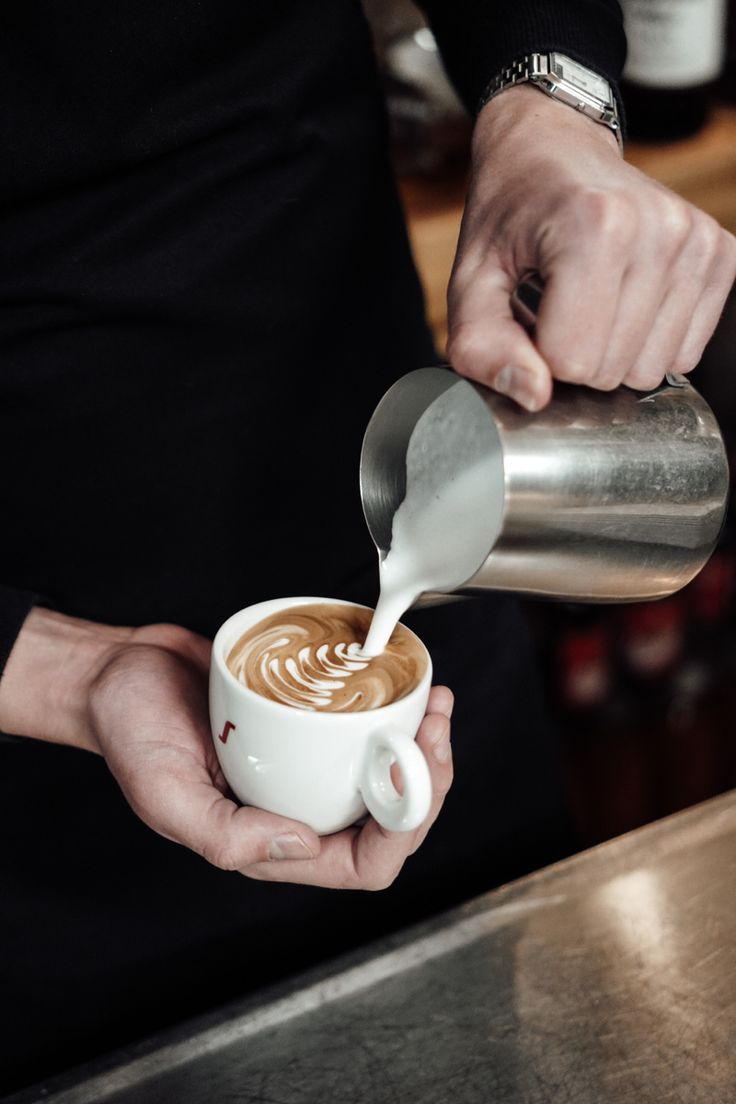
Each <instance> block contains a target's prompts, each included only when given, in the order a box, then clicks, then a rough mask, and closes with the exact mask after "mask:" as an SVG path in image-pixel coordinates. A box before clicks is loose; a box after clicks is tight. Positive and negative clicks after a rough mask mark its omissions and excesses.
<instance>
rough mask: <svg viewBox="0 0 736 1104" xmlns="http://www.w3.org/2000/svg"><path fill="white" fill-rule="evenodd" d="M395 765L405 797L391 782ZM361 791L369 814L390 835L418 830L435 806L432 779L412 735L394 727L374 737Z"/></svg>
mask: <svg viewBox="0 0 736 1104" xmlns="http://www.w3.org/2000/svg"><path fill="white" fill-rule="evenodd" d="M394 762H396V763H398V765H399V770H400V771H401V775H402V778H403V781H404V792H403V794H400V793H399V792H398V791H397V789H396V787H395V786H394V784H393V782H392V781H391V764H392V763H394ZM360 792H361V794H362V795H363V801H364V802H365V804H366V807H367V809H368V812H369V813H370V814H371V816H373V817H375V819H376V820H377V821H378V823H379V824H380V825H382V827H384V828H386V829H388V831H389V832H411V831H413V830H414V829H415V828H418V827H419V825H420V824H421V823H422V821H423V820H425V819H426V817H427V814H428V813H429V810H430V806H431V804H432V779H431V777H430V774H429V767H428V766H427V760H426V759H425V758H424V756H423V754H422V752H421V751H420V749H419V748H418V747H417V745H416V744H415V742H414V740H413V738H412V737H411V736H408V735H407V734H406V732H402V730H401V729H400V728H397V727H396V726H395V725H387V726H385V727H384V728H380V729H378V731H377V732H373V733H372V734H371V736H370V738H369V740H368V746H367V748H366V754H365V761H364V763H363V772H362V776H361V780H360Z"/></svg>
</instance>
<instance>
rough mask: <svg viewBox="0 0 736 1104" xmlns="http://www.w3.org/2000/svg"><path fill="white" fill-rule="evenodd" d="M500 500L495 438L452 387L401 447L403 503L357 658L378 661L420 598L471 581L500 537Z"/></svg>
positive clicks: (484, 417)
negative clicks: (403, 450) (403, 456)
mask: <svg viewBox="0 0 736 1104" xmlns="http://www.w3.org/2000/svg"><path fill="white" fill-rule="evenodd" d="M503 501H504V483H503V464H502V460H501V453H500V445H499V442H498V438H497V435H496V433H495V431H494V430H492V427H491V425H490V422H489V416H488V414H487V412H486V410H485V408H484V407H483V404H482V402H481V401H480V400H479V399H478V396H477V394H476V393H475V391H474V390H473V389H472V387H471V386H470V385H469V384H467V383H465V382H464V381H460V382H459V383H458V384H456V385H455V386H453V387H451V388H449V389H448V390H447V391H445V392H444V393H443V394H442V395H440V396H439V398H437V399H435V401H434V402H433V403H432V404H431V405H430V406H429V407H428V408H427V410H425V412H424V413H423V414H422V416H421V417H420V418H419V419H418V421H417V424H416V426H415V428H414V431H413V433H412V436H411V439H410V441H409V446H408V449H407V453H406V496H405V498H404V500H403V502H402V503H401V505H400V506H399V508H398V510H397V511H396V513H395V514H394V519H393V528H392V533H391V547H390V549H389V550H388V553H386V554H385V555H382V556H381V558H380V562H379V578H380V587H381V591H380V597H379V600H378V604H377V606H376V610H375V613H374V615H373V620H372V622H371V626H370V629H369V632H368V636H367V637H366V640H365V643H364V644H363V648H362V652H363V654H364V655H366V656H375V655H380V653H381V652H382V651H383V650H384V648H385V647H386V645H387V643H388V641H389V639H390V637H391V634H392V632H393V631H394V629H395V627H396V624H397V622H398V621H399V620H400V618H401V617H402V615H403V614H404V613H405V612H406V610H407V609H409V607H410V606H411V605H413V603H414V602H415V601H416V600H417V598H418V597H419V595H420V594H422V593H423V592H425V591H452V590H455V589H456V588H457V587H458V586H461V585H462V584H463V583H464V582H466V581H467V580H468V579H469V578H471V577H472V576H473V575H474V574H475V572H476V571H477V570H478V568H479V567H480V565H481V564H482V563H483V561H484V560H485V559H486V557H487V555H488V553H489V552H490V550H491V548H492V547H493V545H494V543H495V541H496V539H497V537H498V534H499V532H500V529H501V519H502V515H503Z"/></svg>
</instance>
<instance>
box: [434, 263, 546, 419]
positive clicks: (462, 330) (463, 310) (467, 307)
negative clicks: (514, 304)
mask: <svg viewBox="0 0 736 1104" xmlns="http://www.w3.org/2000/svg"><path fill="white" fill-rule="evenodd" d="M515 286H516V283H515V281H514V280H513V279H511V278H510V277H509V275H508V274H507V273H506V272H505V271H504V270H503V269H502V267H501V265H500V263H499V260H498V256H497V254H496V253H495V252H494V251H493V250H490V251H489V253H488V254H487V255H486V256H485V257H484V259H483V261H482V262H481V263H480V264H476V263H475V262H474V263H473V264H462V263H461V264H459V265H458V267H457V270H456V271H455V273H454V274H453V277H452V280H451V282H450V288H449V292H448V311H449V315H448V317H449V333H450V337H449V341H448V345H447V354H448V357H449V359H450V362H451V363H452V365H453V367H454V368H455V370H456V371H457V372H459V373H460V375H463V376H467V377H468V378H469V379H474V380H477V381H478V382H479V383H484V384H486V385H487V386H489V387H492V388H494V390H496V391H499V392H501V393H502V394H504V395H508V396H509V397H510V398H512V399H514V401H515V402H518V403H519V404H520V405H521V406H523V407H524V408H525V409H527V410H540V409H541V408H542V407H543V406H544V405H545V404H546V403H547V402H549V398H550V395H551V388H552V383H551V378H550V372H549V368H548V366H547V364H546V363H545V361H544V359H543V358H542V356H540V354H539V352H538V351H537V349H536V348H535V347H534V344H533V342H532V340H531V338H530V337H529V335H528V334H527V333H526V331H525V330H524V329H523V327H522V326H520V325H519V323H518V322H516V320H515V319H514V316H513V314H512V311H511V294H512V292H513V291H514V288H515Z"/></svg>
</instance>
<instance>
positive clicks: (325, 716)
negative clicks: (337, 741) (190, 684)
mask: <svg viewBox="0 0 736 1104" xmlns="http://www.w3.org/2000/svg"><path fill="white" fill-rule="evenodd" d="M320 603H325V604H328V603H329V604H330V605H339V606H352V607H353V608H355V609H365V610H371V611H372V607H371V606H366V605H363V603H362V602H350V601H347V600H346V599H344V598H315V597H300V598H269V599H266V600H265V601H263V602H254V603H253V605H252V606H244V607H243V609H240V610H237V611H236V612H235V613H233V614H231V616H230V617H228V619H227V620H226V621H223V623H222V625H220V628H219V629H218V630H217V632H216V633H215V637H214V640H213V641H212V663H213V664H214V665H215V666H216V668H217V670H218V673H219V674H220V676H221V677H222V678H224V680H225V683H226V685H230V686H232V687H234V688H236V689H237V690H238V691H240V693H241V694H242V695H243V697H244V698H246V700H250V701H256V702H258V704H259V705H261V706H263V707H264V708H270V709H273V710H275V711H276V712H277V713H280V714H283V715H284V716H293V715H294V714H295V713H296V714H298V715H299V716H303V717H312V718H314V717H319V719H320V720H321V721H323V720H324V721H327V723H328V724H333V723H335V724H339V723H340V722H342V723H343V724H344V722H345V718H346V717H379V716H380V717H381V718H385V717H386V716H387V715H388V714H390V713H391V712H392V711H398V710H399V709H401V708H405V707H406V703H407V702H411V701H412V700H413V699H414V698H417V697H420V696H421V695H422V694H423V693H424V691H425V690H426V687H427V683H428V682H429V683H430V685H431V682H432V673H433V672H432V657H431V656H430V654H429V650H428V649H427V646H426V644H425V643H424V641H423V640H421V639H420V638H419V637H418V636H417V634H416V633H415V632H414V631H413V629H410V628H409V626H408V625H404V624H403V622H399V624H401V625H402V626H403V628H404V629H406V631H407V632H408V633H411V635H412V636H413V638H414V639H415V640H416V641H417V643H418V644H419V645H420V647H421V649H422V652H423V653H424V657H425V660H426V668H425V670H424V673H423V674H422V677H421V678H420V680H419V682H418V683H417V685H416V686H415V687H414V689H413V690H410V691H409V693H408V694H404V696H403V698H396V699H395V700H394V701H392V702H388V703H387V704H386V705H379V706H378V708H377V709H361V710H358V711H357V712H353V713H330V712H325V713H320V712H319V710H316V709H301V708H299V706H295V705H285V704H284V703H283V702H277V701H273V700H272V699H271V698H265V697H263V695H262V694H257V693H256V691H255V690H251V688H250V687H249V686H245V685H244V684H243V683H242V682H240V681H239V680H238V679H237V678H236V677H235V675H234V674H233V673H232V671H231V670H230V668H229V667H228V665H227V663H226V662H225V658H224V656H223V655H221V651H222V650H223V648H222V638H223V636H224V635H225V634H226V632H227V631H228V629H229V627H230V626H231V625H232V623H233V622H234V621H235V620H236V619H237V618H239V617H241V616H242V614H245V613H251V612H252V611H254V610H257V609H258V608H259V607H260V606H273V605H274V604H278V605H279V606H283V608H284V609H291V608H292V607H294V606H307V605H314V604H320ZM274 612H275V611H274ZM263 616H264V617H266V616H268V615H267V614H264V615H263Z"/></svg>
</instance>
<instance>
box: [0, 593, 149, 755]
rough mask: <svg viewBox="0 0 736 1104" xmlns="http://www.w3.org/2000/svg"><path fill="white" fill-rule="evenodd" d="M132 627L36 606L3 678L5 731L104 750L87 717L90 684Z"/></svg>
mask: <svg viewBox="0 0 736 1104" xmlns="http://www.w3.org/2000/svg"><path fill="white" fill-rule="evenodd" d="M131 635H132V629H129V628H118V627H115V626H111V625H100V624H96V623H95V622H93V621H83V620H81V619H80V618H76V617H67V616H66V615H64V614H61V613H55V612H54V611H52V610H48V609H44V608H43V607H40V606H36V607H34V609H32V610H31V612H30V613H29V615H28V617H27V618H26V619H25V622H24V623H23V627H22V629H21V631H20V633H19V635H18V637H17V638H16V641H15V644H14V645H13V648H12V650H11V652H10V655H9V658H8V661H7V664H6V666H5V670H4V672H3V675H2V678H0V731H2V732H7V733H12V734H13V735H15V736H28V737H31V738H33V739H37V740H48V741H50V742H52V743H57V744H70V745H72V746H74V747H80V748H86V749H87V750H89V751H99V748H98V747H97V742H96V740H95V737H94V735H93V733H92V730H91V728H90V725H89V723H88V718H87V694H88V690H89V687H90V686H91V685H92V684H93V683H94V680H95V678H96V676H97V674H98V673H99V671H100V670H102V668H103V666H104V665H105V663H106V662H107V660H108V658H109V656H110V654H111V652H112V651H113V650H114V649H115V648H117V647H119V645H120V644H122V643H125V642H126V641H128V640H129V639H130V637H131Z"/></svg>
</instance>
